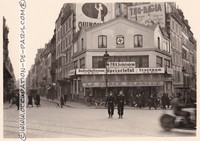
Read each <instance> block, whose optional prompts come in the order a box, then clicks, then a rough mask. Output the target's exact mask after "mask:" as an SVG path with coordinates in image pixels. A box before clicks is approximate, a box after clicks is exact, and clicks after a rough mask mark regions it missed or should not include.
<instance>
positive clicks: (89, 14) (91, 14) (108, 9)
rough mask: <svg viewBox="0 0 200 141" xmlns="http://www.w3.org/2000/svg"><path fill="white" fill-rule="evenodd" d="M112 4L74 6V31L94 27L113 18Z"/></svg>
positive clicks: (81, 4)
mask: <svg viewBox="0 0 200 141" xmlns="http://www.w3.org/2000/svg"><path fill="white" fill-rule="evenodd" d="M114 11H115V10H114V4H113V3H78V4H77V5H76V27H77V28H76V31H78V30H79V29H80V28H81V27H94V26H97V25H100V24H102V23H103V22H106V21H109V20H111V19H113V18H114Z"/></svg>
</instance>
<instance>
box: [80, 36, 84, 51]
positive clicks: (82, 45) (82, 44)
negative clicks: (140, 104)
mask: <svg viewBox="0 0 200 141" xmlns="http://www.w3.org/2000/svg"><path fill="white" fill-rule="evenodd" d="M83 49H84V41H83V38H82V39H81V50H83Z"/></svg>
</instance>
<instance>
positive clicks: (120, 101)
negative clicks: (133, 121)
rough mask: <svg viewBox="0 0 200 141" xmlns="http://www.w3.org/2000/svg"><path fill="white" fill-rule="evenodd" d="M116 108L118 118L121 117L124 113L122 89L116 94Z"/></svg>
mask: <svg viewBox="0 0 200 141" xmlns="http://www.w3.org/2000/svg"><path fill="white" fill-rule="evenodd" d="M117 109H118V115H119V118H123V114H124V94H123V91H120V92H119V95H118V96H117Z"/></svg>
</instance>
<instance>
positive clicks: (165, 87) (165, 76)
mask: <svg viewBox="0 0 200 141" xmlns="http://www.w3.org/2000/svg"><path fill="white" fill-rule="evenodd" d="M167 76H168V75H167V67H165V73H164V82H163V85H164V93H166V92H167Z"/></svg>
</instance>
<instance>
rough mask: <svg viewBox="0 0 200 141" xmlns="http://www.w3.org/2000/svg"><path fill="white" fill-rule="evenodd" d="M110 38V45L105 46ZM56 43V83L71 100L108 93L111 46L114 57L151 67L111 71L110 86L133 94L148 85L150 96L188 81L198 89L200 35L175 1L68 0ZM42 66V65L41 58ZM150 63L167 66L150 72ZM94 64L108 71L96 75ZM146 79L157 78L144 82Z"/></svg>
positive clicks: (58, 24) (175, 89) (53, 63)
mask: <svg viewBox="0 0 200 141" xmlns="http://www.w3.org/2000/svg"><path fill="white" fill-rule="evenodd" d="M117 17H123V18H125V19H123V18H118V19H116V18H117ZM113 19H116V20H113ZM126 19H127V20H126ZM117 22H119V24H121V25H120V26H119V25H117ZM110 25H112V26H113V27H112V26H110ZM158 25H159V26H158ZM123 26H124V27H123ZM125 27H126V28H125ZM127 30H128V31H127ZM136 31H137V32H138V34H136ZM146 31H148V33H146ZM135 34H136V35H135ZM134 37H135V39H133V38H134ZM147 37H148V40H146V39H147ZM117 38H118V39H117ZM141 40H142V42H141ZM117 42H118V43H117ZM135 42H136V43H135ZM105 43H106V48H105V47H104V46H102V47H100V45H102V44H103V45H104V44H105ZM50 44H51V47H52V48H53V49H51V66H50V74H51V79H52V81H51V82H52V83H53V84H54V85H55V86H56V88H55V89H56V92H55V93H56V97H57V98H59V97H60V96H61V95H66V94H67V95H68V98H69V99H72V100H76V99H77V100H80V99H81V100H84V99H85V96H87V93H88V92H93V94H94V96H95V97H98V96H100V93H104V92H105V91H104V87H105V74H104V73H105V68H104V67H105V65H104V62H103V60H102V56H103V54H104V52H105V49H107V51H108V53H109V54H110V60H108V61H109V62H120V63H121V62H126V63H125V64H127V62H132V64H135V66H134V67H135V68H134V69H136V70H137V69H139V68H146V69H143V71H144V72H143V71H140V72H139V73H133V74H132V73H130V74H129V73H127V72H126V73H125V72H124V73H114V74H108V75H109V76H108V77H109V78H108V79H109V81H110V82H108V86H109V89H110V90H112V89H113V90H114V91H115V92H117V91H118V90H119V89H124V91H126V93H127V94H129V93H130V92H131V91H134V92H141V91H142V90H143V93H145V94H146V95H147V96H149V95H150V94H153V93H156V94H158V93H163V92H167V93H169V94H172V93H176V92H179V91H180V88H181V87H184V86H185V85H187V86H189V87H190V88H192V89H194V90H195V89H196V40H195V39H194V37H193V33H192V31H191V30H190V26H189V24H188V22H187V20H186V19H185V18H184V15H183V12H181V11H180V9H178V8H177V7H176V4H175V3H174V2H172V3H171V2H161V3H150V2H145V3H139V2H138V3H78V4H76V3H66V4H64V5H63V7H62V9H61V11H60V13H59V16H58V18H57V20H56V22H55V34H54V36H53V38H52V39H51V42H50ZM135 44H137V45H138V46H139V47H136V48H135V47H134V46H135ZM42 54H43V53H42ZM42 56H43V58H45V57H44V55H42ZM46 57H47V56H46ZM133 62H134V63H133ZM41 63H42V61H41V60H40V65H41ZM120 63H119V64H120ZM114 64H115V63H114ZM122 64H123V63H122ZM36 66H37V67H36V68H37V69H38V68H39V66H38V63H36ZM42 66H44V65H42ZM42 66H41V67H42ZM189 67H190V68H192V69H190V68H189ZM150 68H155V69H156V68H161V69H159V71H157V72H156V73H150V72H149V71H148V70H149V69H150ZM37 69H36V72H37ZM40 69H41V68H40ZM82 69H85V71H83V72H81V71H82ZM90 69H93V70H94V71H95V69H96V70H97V71H102V72H99V74H94V75H91V74H89V72H88V71H89V70H90ZM102 69H103V70H102ZM156 70H157V69H156ZM146 71H147V72H146ZM86 72H87V73H86ZM36 74H37V76H36V80H38V79H39V78H38V75H39V73H36ZM144 76H145V77H144ZM39 77H40V76H39ZM40 78H42V76H41V77H40ZM145 79H147V80H151V81H152V83H148V84H147V83H146V81H145V82H143V81H144V80H145ZM95 81H97V82H96V83H95ZM111 81H112V83H111ZM119 81H120V82H121V83H118V82H119ZM147 82H148V81H147ZM153 82H155V83H153ZM38 83H40V82H39V81H38ZM117 87H119V88H118V89H117ZM143 87H144V89H143Z"/></svg>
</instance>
